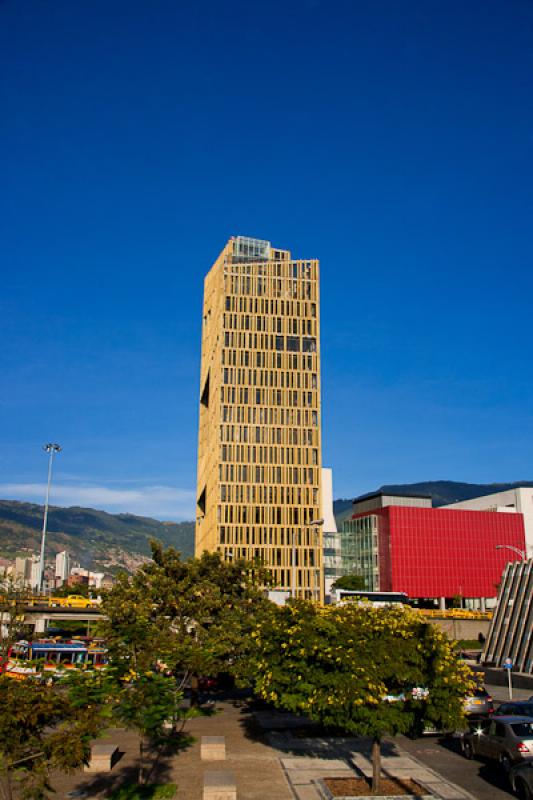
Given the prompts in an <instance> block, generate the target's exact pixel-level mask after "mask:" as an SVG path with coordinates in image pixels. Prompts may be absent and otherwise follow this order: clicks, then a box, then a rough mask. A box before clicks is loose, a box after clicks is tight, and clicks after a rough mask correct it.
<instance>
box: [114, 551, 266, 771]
mask: <svg viewBox="0 0 533 800" xmlns="http://www.w3.org/2000/svg"><path fill="white" fill-rule="evenodd" d="M152 556H153V561H152V562H150V563H148V564H145V565H144V566H143V567H142V568H141V569H140V570H138V572H136V573H135V575H133V576H131V577H130V576H128V575H126V574H124V573H122V574H120V575H119V576H118V578H117V581H116V584H115V586H114V587H113V588H112V589H111V590H110V591H109V592H108V593H107V594H106V596H105V598H104V601H103V603H102V611H103V613H104V615H105V619H104V621H103V623H102V625H101V633H102V634H103V635H104V637H105V638H106V642H107V647H108V655H109V662H110V672H109V674H110V675H113V676H114V680H115V686H116V691H115V693H114V700H113V703H114V712H113V713H114V715H115V716H116V717H118V718H119V719H120V720H121V721H122V722H123V723H125V724H126V725H128V726H129V727H132V728H133V729H135V730H136V731H137V732H138V733H139V753H140V771H139V782H142V781H143V780H144V769H143V752H144V743H145V740H146V739H148V738H149V739H151V740H152V741H153V740H156V741H157V740H159V739H161V736H162V731H163V725H164V723H165V722H167V721H168V720H169V719H171V718H172V719H173V720H174V721H177V719H178V718H183V717H184V716H185V714H184V712H182V711H181V710H180V709H179V705H180V703H179V701H180V699H181V697H182V692H181V689H182V687H183V685H184V684H185V682H186V681H188V680H189V679H191V680H192V686H193V689H194V687H195V684H196V686H197V679H198V676H200V675H206V676H210V675H215V674H217V673H219V672H220V671H225V670H235V671H236V670H237V665H238V664H239V663H240V661H242V660H243V659H244V658H245V656H246V653H247V648H248V647H249V646H250V638H249V636H248V637H247V636H246V634H250V633H251V631H252V629H253V627H254V626H255V624H256V620H257V615H256V609H257V607H261V606H262V605H263V604H265V603H266V602H267V601H265V600H264V599H263V591H262V586H263V585H264V584H265V582H267V581H268V579H269V576H268V574H267V573H266V571H265V570H264V569H262V568H261V567H259V566H257V565H252V564H248V563H246V562H244V561H235V562H232V563H225V562H223V561H222V559H221V557H220V555H219V554H217V553H204V554H203V556H201V558H191V559H188V560H186V561H182V559H181V557H180V554H179V553H178V552H177V551H175V550H173V549H172V548H169V549H168V550H163V548H162V547H161V546H160V545H159V544H158V543H155V542H153V543H152ZM196 694H197V692H196ZM194 700H195V692H193V697H192V705H194Z"/></svg>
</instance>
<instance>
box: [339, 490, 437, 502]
mask: <svg viewBox="0 0 533 800" xmlns="http://www.w3.org/2000/svg"><path fill="white" fill-rule="evenodd" d="M376 497H408V498H413V499H415V500H432V499H433V498H432V496H431V495H430V494H408V493H407V492H383V491H381V490H380V491H379V492H371V493H370V494H362V495H360V497H356V498H355V500H352V503H362V502H363V501H364V500H374V498H376Z"/></svg>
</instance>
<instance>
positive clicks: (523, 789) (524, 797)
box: [515, 778, 533, 800]
mask: <svg viewBox="0 0 533 800" xmlns="http://www.w3.org/2000/svg"><path fill="white" fill-rule="evenodd" d="M515 791H516V796H517V797H518V800H533V793H532V792H531V789H530V788H529V786H528V785H527V783H526V781H525V780H524V779H523V778H517V779H516V783H515Z"/></svg>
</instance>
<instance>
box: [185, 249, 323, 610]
mask: <svg viewBox="0 0 533 800" xmlns="http://www.w3.org/2000/svg"><path fill="white" fill-rule="evenodd" d="M318 282H319V265H318V261H316V260H294V259H292V258H291V253H290V252H289V251H288V250H280V249H278V248H275V247H273V246H272V245H271V244H270V242H267V241H263V240H259V239H250V238H248V237H244V236H237V237H234V238H231V239H230V240H229V242H228V243H227V244H226V246H225V247H224V249H223V250H222V252H221V253H220V255H219V256H218V258H217V260H216V261H215V263H214V264H213V266H212V267H211V269H210V271H209V273H208V274H207V276H206V278H205V284H204V307H203V331H202V362H201V379H200V381H201V383H200V415H199V438H198V485H197V514H196V554H197V555H200V554H201V553H202V552H203V551H204V550H208V551H220V552H221V553H222V554H223V557H224V558H225V559H228V560H231V559H233V558H241V557H243V558H246V559H253V558H260V559H261V560H262V561H263V562H264V563H265V564H266V565H267V566H268V567H269V568H270V570H271V571H272V573H273V575H274V580H275V584H276V587H277V588H279V589H282V590H286V591H290V592H292V593H293V594H294V595H295V596H299V597H309V598H313V597H314V598H316V599H320V600H322V598H323V569H322V557H321V552H322V530H321V520H320V513H321V465H322V457H321V435H320V312H319V283H318Z"/></svg>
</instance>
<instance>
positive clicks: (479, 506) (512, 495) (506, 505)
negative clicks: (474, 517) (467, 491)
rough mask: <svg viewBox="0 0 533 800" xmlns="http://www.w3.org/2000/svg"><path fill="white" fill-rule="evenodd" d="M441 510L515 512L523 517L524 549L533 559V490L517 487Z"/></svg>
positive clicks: (463, 501) (464, 501) (451, 504)
mask: <svg viewBox="0 0 533 800" xmlns="http://www.w3.org/2000/svg"><path fill="white" fill-rule="evenodd" d="M442 508H466V509H469V510H470V511H497V512H504V513H505V512H511V513H513V512H515V513H516V512H517V513H519V514H523V516H524V530H525V534H526V549H527V555H528V557H529V558H531V557H533V488H526V487H518V488H516V489H506V490H505V491H504V492H495V493H494V494H486V495H484V496H483V497H473V498H472V499H471V500H462V501H461V502H460V503H450V505H447V506H442Z"/></svg>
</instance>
